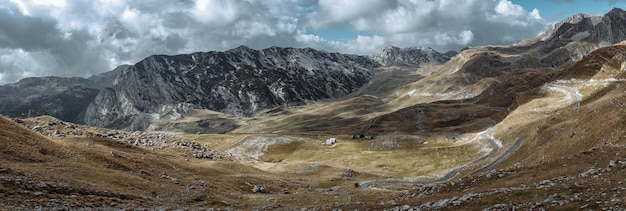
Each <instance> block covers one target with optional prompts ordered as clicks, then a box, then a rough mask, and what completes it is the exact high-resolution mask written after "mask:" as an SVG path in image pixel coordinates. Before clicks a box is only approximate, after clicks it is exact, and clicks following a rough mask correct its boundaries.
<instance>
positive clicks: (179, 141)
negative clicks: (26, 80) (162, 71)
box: [14, 116, 222, 160]
mask: <svg viewBox="0 0 626 211" xmlns="http://www.w3.org/2000/svg"><path fill="white" fill-rule="evenodd" d="M14 121H15V122H16V123H18V124H21V125H23V126H25V127H26V128H30V129H31V130H32V131H34V132H36V133H39V134H42V135H44V136H48V137H68V138H85V137H88V138H93V137H95V138H107V139H112V140H116V141H120V142H124V143H128V144H131V145H134V146H138V147H151V148H158V149H166V148H169V147H173V148H177V149H182V150H188V151H189V152H190V156H191V157H193V158H197V159H212V160H215V159H222V155H221V154H220V153H219V152H217V151H215V150H212V149H210V148H209V147H208V146H207V145H206V144H200V143H197V142H194V141H190V140H185V138H184V137H182V136H180V135H176V134H165V133H156V132H140V131H136V132H129V131H124V130H111V129H106V128H91V127H88V126H84V125H79V124H73V123H68V122H63V121H60V120H58V119H56V118H54V117H50V116H40V117H34V118H28V119H14ZM87 146H88V147H94V143H88V144H87ZM112 154H113V152H112Z"/></svg>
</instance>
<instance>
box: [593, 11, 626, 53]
mask: <svg viewBox="0 0 626 211" xmlns="http://www.w3.org/2000/svg"><path fill="white" fill-rule="evenodd" d="M589 39H590V40H591V41H596V42H599V43H600V44H601V45H610V44H614V43H618V42H620V41H622V40H624V39H626V11H624V10H622V9H620V8H613V9H612V10H611V11H609V12H608V13H607V14H605V15H604V16H603V17H602V21H601V22H600V23H598V24H597V25H596V26H595V28H594V30H593V32H592V33H591V36H589Z"/></svg>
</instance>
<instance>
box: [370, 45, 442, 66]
mask: <svg viewBox="0 0 626 211" xmlns="http://www.w3.org/2000/svg"><path fill="white" fill-rule="evenodd" d="M450 55H452V53H450V52H447V53H446V54H441V53H439V52H437V51H436V50H434V49H432V48H428V47H408V48H399V47H396V46H387V47H385V48H383V50H381V51H380V52H379V53H378V54H375V55H373V56H372V57H371V58H372V59H373V60H375V61H377V62H378V63H380V64H381V65H383V66H390V65H394V64H402V65H412V66H417V65H420V64H424V63H434V64H441V63H444V62H446V61H448V60H450V58H451V56H450Z"/></svg>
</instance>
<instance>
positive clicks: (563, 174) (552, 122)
mask: <svg viewBox="0 0 626 211" xmlns="http://www.w3.org/2000/svg"><path fill="white" fill-rule="evenodd" d="M625 54H626V46H611V47H606V48H601V49H598V50H597V51H595V52H592V53H591V54H590V55H589V56H588V57H586V58H584V59H583V60H581V61H580V62H577V63H574V64H571V65H567V66H566V67H563V69H562V70H561V71H562V72H561V73H562V74H560V75H559V76H557V77H555V79H560V80H568V81H576V82H568V83H561V84H559V85H562V86H567V87H572V88H576V89H578V90H579V91H580V92H581V94H582V95H583V100H582V103H581V105H580V107H579V108H578V109H574V108H572V107H571V106H570V105H569V102H570V101H566V102H565V103H562V104H560V105H561V106H562V107H560V108H555V109H554V110H550V111H546V109H539V110H535V109H536V108H538V107H537V106H540V105H541V103H538V102H537V101H536V100H537V99H542V98H548V99H549V101H552V104H559V101H561V100H564V99H562V98H564V97H561V96H563V94H558V93H557V94H555V93H552V94H547V93H546V92H548V91H547V90H545V89H543V88H541V87H538V88H536V89H533V90H530V91H528V92H525V93H523V94H521V95H519V96H518V98H517V100H519V101H520V102H522V103H520V106H519V108H518V109H516V110H515V111H512V112H511V114H510V115H509V116H507V117H506V118H505V119H504V120H503V121H502V122H501V123H500V125H498V126H497V127H496V129H495V131H496V132H495V133H496V134H495V136H496V137H498V138H500V139H501V140H502V141H503V144H504V145H509V144H511V143H508V142H510V141H514V140H516V138H519V137H525V138H524V141H523V144H522V145H521V147H520V148H519V149H518V150H517V151H516V152H515V153H513V154H512V155H511V156H510V157H509V158H508V159H506V160H505V161H504V162H503V163H501V164H500V165H498V166H496V168H495V170H493V171H490V172H487V173H483V174H479V175H469V176H465V177H463V178H459V179H458V180H454V181H452V182H448V183H442V184H435V185H427V186H425V187H408V188H413V190H411V191H410V192H409V193H408V194H406V195H404V196H403V197H399V198H397V199H396V203H395V204H388V203H385V202H388V201H391V200H389V199H384V200H383V199H381V200H379V201H376V202H373V203H368V204H366V205H347V206H345V207H344V208H346V209H374V210H378V209H383V208H393V207H401V206H402V205H405V204H406V205H409V206H410V207H416V208H417V207H421V208H422V209H426V210H431V209H441V210H451V209H453V210H483V209H486V208H490V209H491V210H529V209H530V210H540V209H547V210H578V209H584V210H605V209H606V210H611V209H613V210H623V209H624V208H626V201H624V191H625V190H626V180H624V178H625V176H626V154H625V153H624V152H625V149H626V148H625V147H626V86H624V84H623V83H624V81H619V80H618V81H613V80H608V81H607V82H598V81H601V79H610V78H615V79H626V77H625V76H626V74H625V73H624V71H622V70H621V69H620V68H622V67H623V66H622V65H624V64H626V61H625V59H624V57H623V56H624V55H625ZM589 79H594V80H595V81H594V80H589ZM611 81H612V82H611ZM552 83H554V82H552ZM570 100H573V99H570ZM543 106H551V105H550V104H547V105H543ZM524 117H529V118H524ZM437 202H439V203H438V204H439V205H442V206H438V205H434V204H437ZM453 202H454V203H453Z"/></svg>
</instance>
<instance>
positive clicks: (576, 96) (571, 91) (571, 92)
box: [547, 84, 583, 109]
mask: <svg viewBox="0 0 626 211" xmlns="http://www.w3.org/2000/svg"><path fill="white" fill-rule="evenodd" d="M547 86H548V88H550V89H552V90H555V91H558V92H561V93H565V94H567V93H569V94H567V95H569V96H572V97H573V98H574V103H572V105H571V106H572V108H573V109H578V107H580V101H582V98H583V95H582V94H580V92H579V91H578V89H576V88H572V87H568V86H562V85H556V84H548V85H547Z"/></svg>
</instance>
